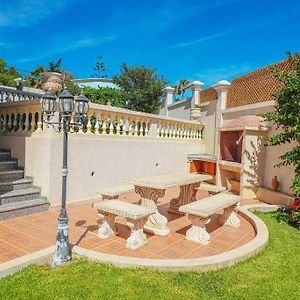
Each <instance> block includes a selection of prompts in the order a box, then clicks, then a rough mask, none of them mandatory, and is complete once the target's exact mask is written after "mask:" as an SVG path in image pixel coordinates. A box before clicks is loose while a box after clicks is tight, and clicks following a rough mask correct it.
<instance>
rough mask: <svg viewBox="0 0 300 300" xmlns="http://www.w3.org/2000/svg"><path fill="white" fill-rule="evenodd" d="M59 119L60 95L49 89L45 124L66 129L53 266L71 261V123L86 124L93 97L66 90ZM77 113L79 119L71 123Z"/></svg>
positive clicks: (44, 99) (44, 104)
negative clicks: (69, 141) (56, 119)
mask: <svg viewBox="0 0 300 300" xmlns="http://www.w3.org/2000/svg"><path fill="white" fill-rule="evenodd" d="M58 107H59V109H58V111H59V116H60V118H59V120H60V121H59V122H57V121H51V119H52V117H53V116H54V113H55V112H56V109H57V97H56V96H55V94H53V93H51V92H46V93H45V94H44V95H43V97H42V99H41V108H42V111H43V117H44V123H45V124H46V126H47V127H49V125H51V126H52V127H53V128H54V130H55V131H57V132H61V131H62V132H63V136H64V139H63V166H62V198H61V210H60V214H59V217H58V226H57V237H56V247H55V253H54V256H53V259H52V263H51V265H52V266H59V265H62V264H65V263H67V262H68V261H70V252H71V251H70V245H69V228H68V215H67V209H66V196H67V174H68V164H67V163H68V132H69V131H70V130H71V126H72V127H75V128H80V127H83V126H84V124H85V123H86V120H87V113H88V110H89V99H88V98H86V97H85V96H84V95H83V94H81V95H80V96H78V97H76V99H75V100H74V96H73V95H72V94H71V93H70V92H69V91H68V90H64V91H63V92H62V93H60V94H59V96H58ZM73 113H74V120H75V122H71V120H72V115H73Z"/></svg>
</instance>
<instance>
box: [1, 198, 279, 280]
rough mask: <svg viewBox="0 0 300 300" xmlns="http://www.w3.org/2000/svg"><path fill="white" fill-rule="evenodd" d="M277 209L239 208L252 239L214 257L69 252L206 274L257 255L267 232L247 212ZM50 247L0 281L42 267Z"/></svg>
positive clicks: (16, 262)
mask: <svg viewBox="0 0 300 300" xmlns="http://www.w3.org/2000/svg"><path fill="white" fill-rule="evenodd" d="M279 207H280V206H278V205H266V204H250V205H244V206H242V207H241V208H240V214H241V215H242V216H243V217H244V218H245V219H247V220H248V221H249V222H250V223H251V224H252V225H253V226H254V228H255V231H256V236H255V238H254V239H253V240H252V241H250V242H248V243H246V244H245V245H243V246H241V247H239V248H236V249H234V250H230V251H228V252H224V253H221V254H218V255H213V256H208V257H202V258H191V259H151V258H148V259H146V258H135V257H128V256H119V255H113V254H105V253H101V252H97V251H93V250H88V249H85V248H82V247H79V246H74V247H73V249H72V254H73V257H76V256H77V257H80V256H84V257H87V258H89V259H91V260H95V261H99V262H102V263H110V264H113V265H116V266H119V267H136V268H141V267H142V268H150V269H155V270H160V271H173V272H175V271H192V270H193V271H196V270H197V271H210V270H216V269H220V268H224V267H228V266H232V265H234V264H235V263H237V262H239V261H243V260H246V259H247V258H249V257H250V256H253V255H254V254H256V253H258V252H259V251H261V250H262V249H263V248H264V247H265V246H266V244H267V243H268V240H269V232H268V228H267V226H266V225H265V223H264V222H263V221H262V220H261V219H260V218H258V217H257V216H255V215H254V214H253V213H252V212H251V211H253V210H259V211H265V212H271V211H276V210H277V209H278V208H279ZM53 253H54V246H51V247H48V248H46V249H43V250H40V251H37V252H35V253H31V254H28V255H24V256H22V257H18V258H16V259H13V260H10V261H8V262H5V263H2V264H0V278H3V277H5V276H8V275H11V274H13V273H15V272H18V271H19V270H21V269H23V268H26V267H27V266H29V265H31V264H45V263H49V262H50V261H51V258H52V256H53Z"/></svg>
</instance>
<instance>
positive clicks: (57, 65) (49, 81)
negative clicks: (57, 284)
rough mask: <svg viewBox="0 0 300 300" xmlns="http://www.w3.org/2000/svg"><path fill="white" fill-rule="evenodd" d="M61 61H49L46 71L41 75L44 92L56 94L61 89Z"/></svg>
mask: <svg viewBox="0 0 300 300" xmlns="http://www.w3.org/2000/svg"><path fill="white" fill-rule="evenodd" d="M61 61H62V59H61V58H59V59H58V61H57V62H54V61H51V62H50V63H49V67H48V69H47V71H46V72H43V73H42V82H43V84H42V88H43V90H44V91H49V90H51V91H52V92H53V93H56V92H59V91H60V90H61V89H62V68H61Z"/></svg>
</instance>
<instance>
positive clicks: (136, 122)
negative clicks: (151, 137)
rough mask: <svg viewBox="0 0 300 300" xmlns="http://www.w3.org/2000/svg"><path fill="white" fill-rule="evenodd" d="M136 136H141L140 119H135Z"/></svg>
mask: <svg viewBox="0 0 300 300" xmlns="http://www.w3.org/2000/svg"><path fill="white" fill-rule="evenodd" d="M133 134H134V136H138V135H139V119H135V121H134V132H133Z"/></svg>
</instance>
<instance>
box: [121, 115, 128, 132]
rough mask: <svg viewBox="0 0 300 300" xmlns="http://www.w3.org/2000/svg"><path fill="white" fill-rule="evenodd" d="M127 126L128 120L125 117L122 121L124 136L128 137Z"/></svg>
mask: <svg viewBox="0 0 300 300" xmlns="http://www.w3.org/2000/svg"><path fill="white" fill-rule="evenodd" d="M127 125H128V118H127V117H124V118H123V119H122V135H127Z"/></svg>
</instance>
